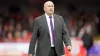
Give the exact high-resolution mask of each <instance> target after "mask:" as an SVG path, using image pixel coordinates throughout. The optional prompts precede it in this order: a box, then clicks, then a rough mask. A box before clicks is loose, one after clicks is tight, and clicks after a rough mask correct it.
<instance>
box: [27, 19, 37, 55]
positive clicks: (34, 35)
mask: <svg viewBox="0 0 100 56" xmlns="http://www.w3.org/2000/svg"><path fill="white" fill-rule="evenodd" d="M37 37H38V23H37V20H36V19H35V20H34V23H33V33H32V37H31V40H30V44H29V52H28V54H32V55H34V54H35V45H36V40H37Z"/></svg>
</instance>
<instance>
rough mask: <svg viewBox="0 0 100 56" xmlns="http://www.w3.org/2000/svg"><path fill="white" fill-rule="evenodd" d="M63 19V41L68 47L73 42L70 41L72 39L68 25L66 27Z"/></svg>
mask: <svg viewBox="0 0 100 56" xmlns="http://www.w3.org/2000/svg"><path fill="white" fill-rule="evenodd" d="M61 19H62V39H63V41H64V44H65V46H66V47H67V46H71V40H70V37H69V32H68V30H67V28H66V25H65V23H64V20H63V18H62V17H61Z"/></svg>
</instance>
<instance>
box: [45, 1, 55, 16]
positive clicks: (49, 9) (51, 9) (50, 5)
mask: <svg viewBox="0 0 100 56" xmlns="http://www.w3.org/2000/svg"><path fill="white" fill-rule="evenodd" d="M44 11H45V13H47V14H49V15H52V14H53V13H54V4H53V3H52V2H47V3H45V4H44Z"/></svg>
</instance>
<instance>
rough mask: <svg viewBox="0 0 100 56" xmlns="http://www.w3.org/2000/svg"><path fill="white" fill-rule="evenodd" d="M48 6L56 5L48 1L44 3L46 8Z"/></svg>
mask: <svg viewBox="0 0 100 56" xmlns="http://www.w3.org/2000/svg"><path fill="white" fill-rule="evenodd" d="M46 5H54V4H53V2H51V1H47V2H45V3H44V6H46Z"/></svg>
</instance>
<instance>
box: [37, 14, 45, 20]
mask: <svg viewBox="0 0 100 56" xmlns="http://www.w3.org/2000/svg"><path fill="white" fill-rule="evenodd" d="M43 16H44V15H40V16H38V17H36V18H35V21H38V20H40V19H41V18H42V17H43Z"/></svg>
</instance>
